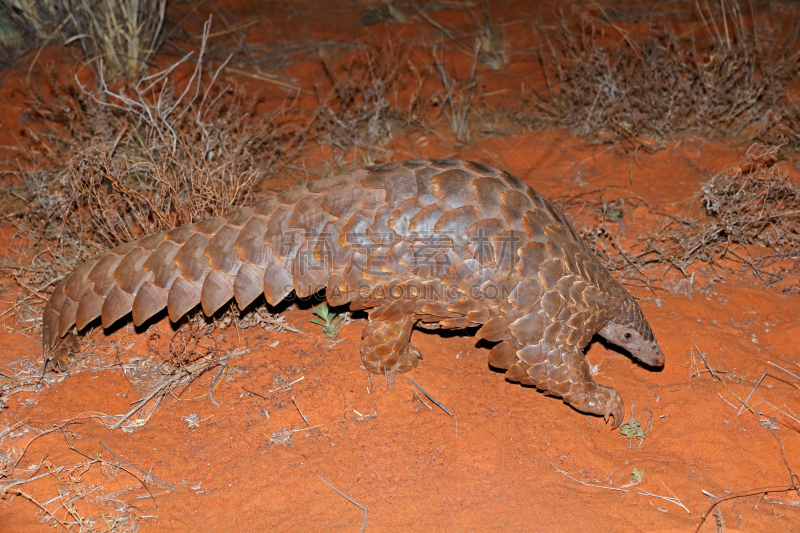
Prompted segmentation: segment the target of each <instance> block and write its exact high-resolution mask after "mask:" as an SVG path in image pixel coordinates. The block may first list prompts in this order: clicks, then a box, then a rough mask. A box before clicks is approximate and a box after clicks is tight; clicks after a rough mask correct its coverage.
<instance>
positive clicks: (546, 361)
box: [506, 342, 625, 429]
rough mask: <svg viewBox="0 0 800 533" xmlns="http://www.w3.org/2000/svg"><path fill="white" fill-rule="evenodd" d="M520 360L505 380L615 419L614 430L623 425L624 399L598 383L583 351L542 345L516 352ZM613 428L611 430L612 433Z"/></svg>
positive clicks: (582, 410) (574, 348)
mask: <svg viewBox="0 0 800 533" xmlns="http://www.w3.org/2000/svg"><path fill="white" fill-rule="evenodd" d="M516 355H517V360H516V361H515V362H514V363H513V364H512V365H511V366H510V367H509V368H508V371H507V372H506V377H507V378H508V379H509V380H511V381H519V382H520V383H522V384H525V385H535V386H536V388H538V389H540V390H542V391H543V392H546V393H548V394H552V395H553V396H558V397H560V398H562V399H563V400H564V402H566V403H568V404H569V405H571V406H572V407H574V408H575V409H577V410H578V411H581V412H583V413H592V414H596V415H601V416H603V417H604V418H605V419H606V421H607V420H608V418H609V416H612V417H614V426H613V428H616V427H618V426H619V425H620V424H621V423H622V419H623V417H624V416H625V406H624V403H623V402H622V397H621V396H620V395H619V394H618V393H617V391H616V390H615V389H613V388H611V387H607V386H605V385H600V384H599V383H596V382H595V380H594V377H593V376H592V372H591V366H590V365H589V362H588V361H587V360H586V356H585V355H584V354H583V351H582V350H581V349H579V348H577V347H576V346H569V345H560V346H556V347H555V348H552V349H548V346H547V344H546V343H544V342H542V343H540V344H536V345H533V346H525V347H523V348H522V349H521V350H518V351H517V352H516ZM613 428H612V429H613Z"/></svg>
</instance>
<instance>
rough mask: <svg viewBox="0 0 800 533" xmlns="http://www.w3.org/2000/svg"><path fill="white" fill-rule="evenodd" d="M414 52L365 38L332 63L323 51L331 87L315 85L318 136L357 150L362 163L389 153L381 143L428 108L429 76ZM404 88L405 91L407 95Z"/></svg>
mask: <svg viewBox="0 0 800 533" xmlns="http://www.w3.org/2000/svg"><path fill="white" fill-rule="evenodd" d="M410 56H411V50H410V49H408V48H404V47H400V46H397V45H392V44H391V42H389V43H388V44H385V45H381V46H377V45H368V44H365V45H363V46H361V47H359V48H358V50H357V51H356V52H355V54H354V55H353V56H352V57H351V58H350V59H349V60H347V61H346V62H345V61H342V62H339V63H333V62H331V60H330V59H329V58H328V57H326V56H325V55H323V56H322V61H323V66H324V69H325V74H326V75H327V77H328V81H329V82H330V85H331V89H330V90H328V91H327V92H325V93H323V92H322V91H321V90H320V89H319V88H318V89H317V92H318V96H317V98H318V100H319V105H318V107H317V111H316V124H315V127H316V129H317V131H318V136H317V141H318V142H320V143H323V144H328V145H331V146H334V147H336V148H338V149H339V150H341V151H342V152H344V153H345V154H347V153H349V152H350V151H351V150H354V153H353V158H354V159H360V160H361V161H362V162H363V163H364V164H368V165H371V164H374V163H376V162H379V161H382V160H385V159H387V156H388V155H389V154H390V152H388V151H387V150H386V149H385V148H384V147H383V145H384V144H385V143H386V142H387V141H388V140H390V139H391V138H392V137H393V136H395V135H398V134H404V133H405V132H407V130H408V128H409V127H411V126H414V125H419V124H420V123H421V122H422V120H423V119H424V115H425V112H426V110H427V107H426V102H424V101H423V99H422V87H423V84H424V81H425V76H424V75H423V74H421V73H420V71H419V70H418V69H417V68H416V67H415V66H414V64H413V63H412V61H411V59H410ZM407 83H408V84H410V85H411V87H407ZM409 91H410V92H409ZM401 92H404V93H406V94H404V95H403V98H401Z"/></svg>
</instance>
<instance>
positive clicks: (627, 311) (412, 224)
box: [42, 159, 664, 427]
mask: <svg viewBox="0 0 800 533" xmlns="http://www.w3.org/2000/svg"><path fill="white" fill-rule="evenodd" d="M323 289H324V290H325V298H326V299H327V301H328V303H329V304H330V305H331V306H340V305H344V304H347V303H349V304H350V309H352V310H360V309H366V310H368V320H367V323H366V326H365V327H364V329H363V331H362V337H363V339H362V342H361V358H362V361H363V362H364V366H365V367H366V368H367V370H369V371H370V372H373V373H376V374H380V373H387V372H408V371H409V370H411V369H413V368H414V367H416V366H417V363H418V362H419V360H420V359H421V358H422V355H421V354H420V352H419V351H418V350H417V349H416V348H415V347H414V346H413V345H412V344H410V342H409V339H410V336H411V330H412V328H413V327H414V326H415V325H417V326H419V327H423V328H433V329H435V328H442V329H458V328H469V327H478V326H479V327H480V329H478V330H477V333H476V335H475V336H476V337H477V338H478V339H486V340H487V341H490V342H492V343H496V344H495V345H494V347H493V348H492V349H491V351H490V352H489V364H490V365H491V366H493V367H496V368H500V369H506V373H505V376H506V377H507V378H508V379H509V380H510V381H514V382H519V383H522V384H527V385H534V386H536V387H537V388H538V389H540V390H542V391H545V392H547V393H549V394H551V395H555V396H558V397H561V398H563V400H564V402H566V403H568V404H569V405H571V406H572V407H574V408H575V409H577V410H579V411H583V412H586V413H593V414H597V415H602V416H604V417H605V419H606V421H608V418H609V416H613V417H614V426H613V427H617V426H618V425H619V424H620V422H621V421H622V419H623V416H624V407H623V401H622V399H621V397H620V396H619V394H617V392H616V390H614V389H613V388H611V387H607V386H605V385H600V384H598V383H596V382H595V381H594V379H593V377H592V373H591V366H590V365H589V363H588V362H587V360H586V357H585V355H584V353H583V349H584V348H585V347H586V345H587V344H588V343H589V341H590V340H591V338H592V336H593V335H595V334H597V333H599V334H600V335H601V336H602V337H604V338H605V339H606V340H608V341H610V342H611V343H613V344H615V345H617V346H620V347H622V348H623V349H625V350H627V351H628V352H630V353H631V355H632V356H633V357H635V358H637V359H639V360H640V361H642V362H644V363H646V364H648V365H652V366H661V365H662V364H663V362H664V356H663V354H662V352H661V349H660V348H659V346H658V343H657V342H656V340H655V337H654V336H653V332H652V330H651V329H650V326H649V324H648V323H647V320H646V319H645V317H644V315H643V314H642V311H641V309H640V308H639V305H638V304H637V303H636V301H635V300H634V299H633V297H632V296H631V295H630V294H629V293H628V292H627V291H626V290H625V289H624V288H622V286H621V285H620V284H619V283H618V282H617V281H615V280H614V278H613V277H612V276H611V275H610V274H609V272H608V271H607V270H606V269H605V268H604V267H603V265H602V264H601V263H600V261H599V260H598V259H597V257H596V256H595V255H594V254H593V253H592V251H591V250H590V249H589V248H588V247H587V245H586V244H585V243H584V242H583V240H582V239H581V237H580V236H579V234H578V233H577V232H576V231H575V229H574V228H573V226H572V224H571V223H570V222H569V220H568V219H567V218H566V217H565V216H564V214H563V213H562V212H561V211H560V210H559V209H557V208H556V207H555V206H554V205H553V204H552V203H550V202H549V201H548V200H547V199H545V198H544V197H543V196H542V195H541V194H539V193H537V192H536V191H534V190H533V189H532V188H531V187H529V186H527V185H525V183H523V182H522V181H521V180H520V179H519V178H517V177H515V176H513V175H512V174H510V173H508V172H505V171H502V170H498V169H496V168H493V167H490V166H487V165H484V164H481V163H475V162H472V161H458V160H455V159H424V160H410V161H401V162H394V163H386V164H380V165H374V166H370V167H366V168H364V169H360V170H356V171H354V172H351V173H348V174H344V175H340V176H335V177H331V178H327V179H322V180H319V181H315V182H312V183H309V184H307V185H303V186H300V187H298V188H296V189H292V190H289V191H286V192H282V193H280V194H278V195H277V196H273V197H269V198H266V199H264V200H259V201H257V202H255V203H253V204H252V205H250V206H248V207H245V208H242V209H239V210H236V211H232V212H229V213H227V214H225V215H223V216H219V217H215V218H210V219H207V220H204V221H202V222H198V223H195V224H190V225H187V226H183V227H180V228H177V229H174V230H171V231H167V232H164V233H159V234H157V235H151V236H148V237H145V238H143V239H141V240H139V241H136V242H132V243H128V244H124V245H122V246H119V247H117V248H114V249H113V250H111V251H109V252H106V253H104V254H102V255H100V256H98V257H97V258H95V259H92V260H90V261H87V262H85V263H83V264H81V265H80V266H78V267H77V268H76V269H75V270H74V271H73V272H72V273H71V274H70V275H68V276H67V277H66V278H65V279H64V280H63V281H61V283H59V285H58V286H57V287H56V289H55V290H54V292H53V294H52V296H51V297H50V300H49V301H48V303H47V306H46V307H45V310H44V315H43V328H42V334H43V337H44V341H43V345H44V352H45V358H46V359H45V361H46V363H47V362H49V363H50V364H51V365H52V366H53V368H56V367H58V368H59V369H61V370H63V369H64V368H65V367H66V365H67V364H68V361H69V356H70V353H72V351H73V349H74V346H75V345H77V342H76V340H75V337H74V335H71V334H70V335H68V333H69V332H70V331H71V330H73V328H75V327H77V329H78V330H81V329H83V328H85V327H86V326H87V325H88V324H89V323H90V322H92V321H94V320H95V319H97V318H98V317H100V318H101V320H102V325H103V327H104V328H108V327H109V326H111V325H112V324H114V323H115V322H117V321H118V320H121V319H123V318H125V317H127V316H128V315H129V314H131V315H132V318H133V322H134V324H136V325H137V326H139V325H141V324H143V323H145V322H146V321H147V320H148V319H149V318H151V317H152V316H153V315H155V314H156V313H158V312H159V311H161V310H163V309H164V308H165V307H166V308H167V310H168V312H169V317H170V319H171V320H173V321H177V320H178V319H180V318H181V317H182V316H183V315H184V314H185V313H187V312H188V311H189V310H191V309H192V308H194V307H195V306H196V305H197V304H200V305H201V306H202V308H203V311H204V312H205V314H206V315H209V316H210V315H211V314H213V313H214V312H215V311H217V310H218V309H220V307H222V306H223V305H225V304H226V303H227V302H228V301H229V300H231V299H232V298H235V299H236V302H237V303H238V305H239V307H241V308H245V307H247V306H248V305H249V304H251V303H252V302H253V301H254V300H255V299H256V298H258V297H259V296H260V295H261V294H264V295H265V296H266V300H267V302H269V303H270V304H271V305H275V304H278V303H279V302H280V301H282V300H283V299H284V298H285V297H287V296H288V295H289V294H290V293H291V292H292V291H294V292H295V293H296V295H297V296H298V297H308V296H310V295H313V294H316V293H317V292H319V291H321V290H323Z"/></svg>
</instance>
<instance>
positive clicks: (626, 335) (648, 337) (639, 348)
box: [599, 315, 664, 366]
mask: <svg viewBox="0 0 800 533" xmlns="http://www.w3.org/2000/svg"><path fill="white" fill-rule="evenodd" d="M599 333H600V336H601V337H603V338H604V339H605V340H607V341H608V342H610V343H612V344H615V345H617V346H619V347H620V348H622V349H624V350H627V351H628V352H629V353H630V354H631V355H632V356H634V357H635V358H636V359H638V360H639V361H641V362H643V363H645V364H647V365H650V366H664V353H663V352H662V351H661V348H660V347H659V346H658V342H657V341H656V338H655V336H654V335H653V331H652V330H651V329H650V325H649V324H648V323H647V320H645V319H644V316H641V315H640V316H638V317H636V318H635V319H634V320H633V321H620V322H619V323H618V322H617V321H612V322H609V323H608V324H607V325H606V327H604V328H603V329H601V330H600V332H599Z"/></svg>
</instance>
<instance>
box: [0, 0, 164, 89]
mask: <svg viewBox="0 0 800 533" xmlns="http://www.w3.org/2000/svg"><path fill="white" fill-rule="evenodd" d="M166 4H167V2H166V0H124V1H113V0H56V1H48V0H0V5H2V9H3V10H4V11H5V12H6V13H7V14H8V16H9V18H10V19H11V21H12V22H14V23H15V24H16V26H17V28H18V29H19V30H20V31H21V32H23V33H24V34H25V35H26V36H27V38H28V39H29V40H31V41H34V42H39V43H43V44H48V43H50V42H53V41H55V42H59V43H61V44H63V45H68V44H71V43H79V44H80V46H81V47H82V48H83V51H84V54H85V56H86V59H87V61H89V62H95V61H97V62H98V63H97V71H98V72H105V73H106V74H107V75H108V74H110V75H111V76H114V77H116V76H119V75H122V76H125V77H127V78H128V79H130V80H136V79H138V78H139V77H140V76H142V75H144V74H145V73H146V72H147V71H148V70H149V65H148V62H149V61H150V59H151V58H152V56H153V54H154V53H155V52H156V50H158V48H159V46H160V45H161V39H162V33H161V29H162V26H163V24H164V12H165V9H166Z"/></svg>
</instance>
